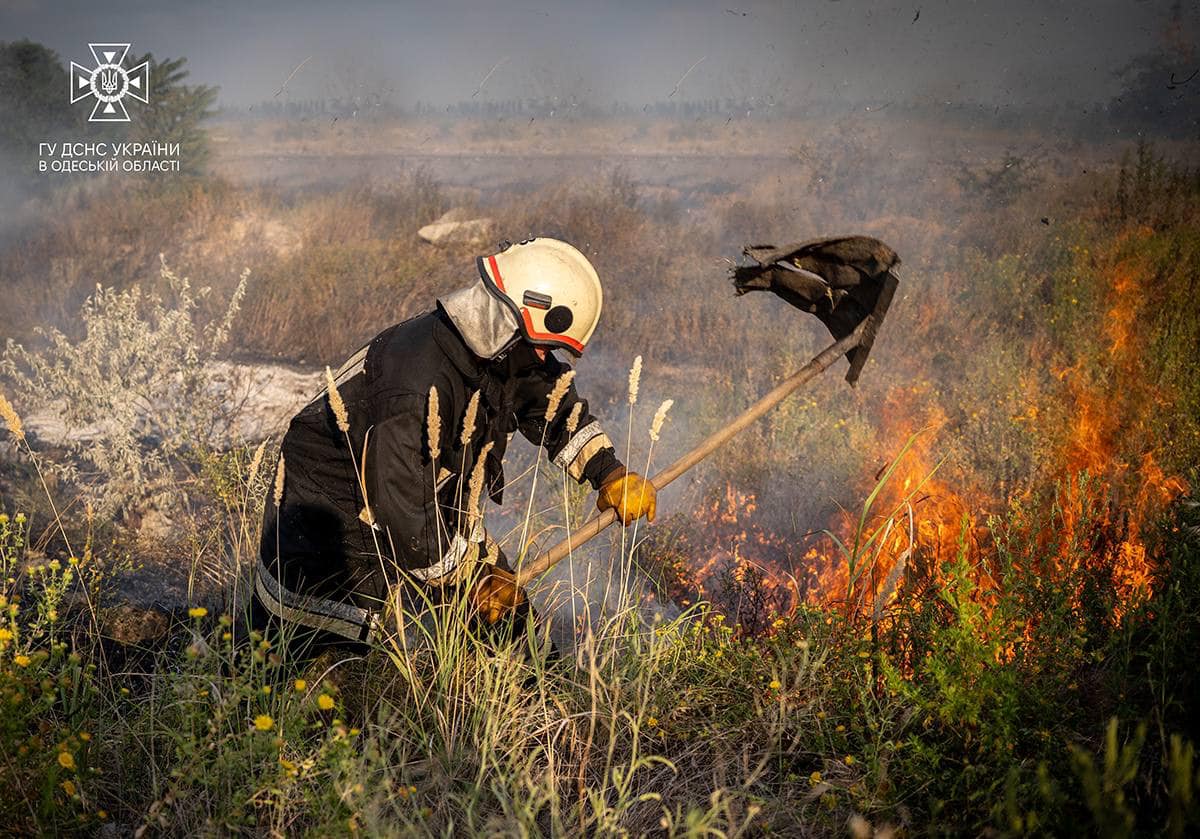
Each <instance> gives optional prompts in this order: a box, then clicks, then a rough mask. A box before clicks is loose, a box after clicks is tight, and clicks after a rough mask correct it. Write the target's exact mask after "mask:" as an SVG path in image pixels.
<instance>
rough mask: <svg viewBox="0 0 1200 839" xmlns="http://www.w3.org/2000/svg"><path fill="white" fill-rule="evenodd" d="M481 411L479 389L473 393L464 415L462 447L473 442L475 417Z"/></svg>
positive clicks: (460, 440)
mask: <svg viewBox="0 0 1200 839" xmlns="http://www.w3.org/2000/svg"><path fill="white" fill-rule="evenodd" d="M478 413H479V391H475V392H474V393H473V394H471V401H470V402H468V403H467V412H466V414H464V415H463V425H462V436H461V437H460V438H459V440H458V442H459V443H460V444H461V446H462V448H464V449H465V448H466V447H467V446H469V445H470V444H471V435H472V434H474V433H475V417H476V415H477V414H478Z"/></svg>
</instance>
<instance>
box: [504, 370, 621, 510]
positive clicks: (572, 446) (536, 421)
mask: <svg viewBox="0 0 1200 839" xmlns="http://www.w3.org/2000/svg"><path fill="white" fill-rule="evenodd" d="M570 369H571V368H570V367H569V366H567V365H566V364H564V363H563V362H561V361H559V360H558V359H556V358H554V357H553V356H552V355H547V356H546V360H545V362H544V363H542V364H540V365H538V366H536V367H534V368H532V370H531V371H529V373H528V375H526V376H523V377H522V378H521V381H520V383H519V384H518V387H517V396H516V414H517V423H518V428H520V430H521V434H522V435H523V436H524V437H525V439H527V440H529V441H530V442H531V443H533V444H534V445H541V446H542V447H543V448H545V449H546V455H547V456H548V457H549V458H550V460H551V461H552V462H553V463H554V464H555V465H556V466H558V467H559V468H561V469H563V470H564V471H566V473H567V474H568V475H570V476H571V477H572V478H574V479H575V480H576V481H578V482H579V483H583V482H584V481H587V482H588V483H590V484H591V485H592V488H593V489H599V487H600V482H601V481H602V480H603V478H604V477H605V476H606V475H607V474H608V473H609V472H611V471H613V470H614V469H616V468H617V467H619V466H621V461H620V460H619V459H618V458H617V453H616V449H615V448H614V446H613V444H612V441H611V440H609V438H608V435H607V434H605V433H604V430H603V429H602V428H601V427H600V423H599V421H598V420H597V419H596V418H595V417H594V416H592V414H591V412H590V411H588V403H587V400H586V399H582V398H581V397H580V396H579V392H578V391H577V390H576V389H575V383H574V381H572V382H571V385H570V387H568V388H567V392H566V395H565V396H563V399H562V401H561V402H560V403H559V406H558V410H557V411H555V414H554V416H552V417H547V416H546V410H547V408H548V407H549V400H550V394H551V392H552V391H553V390H554V385H555V383H556V382H557V381H558V379H559V377H560V376H562V375H564V374H565V373H567V372H568V371H569V370H570ZM576 411H578V417H577V419H576V422H575V424H574V430H573V431H571V432H570V433H568V431H567V426H568V424H569V420H570V417H571V415H572V413H574V412H576Z"/></svg>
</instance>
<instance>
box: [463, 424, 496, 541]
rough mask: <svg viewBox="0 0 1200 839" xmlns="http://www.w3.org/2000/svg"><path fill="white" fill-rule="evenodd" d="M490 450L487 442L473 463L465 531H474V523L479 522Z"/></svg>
mask: <svg viewBox="0 0 1200 839" xmlns="http://www.w3.org/2000/svg"><path fill="white" fill-rule="evenodd" d="M491 450H492V443H491V442H490V441H489V442H487V443H485V444H484V446H483V448H482V449H481V450H480V452H479V458H478V459H477V460H476V461H475V467H474V468H473V469H472V470H471V483H470V485H469V487H468V492H467V522H468V524H467V530H468V532H470V530H472V529H474V527H475V522H476V521H478V520H479V497H480V496H481V495H482V494H483V476H484V473H485V472H486V471H487V456H488V454H489V453H490V452H491Z"/></svg>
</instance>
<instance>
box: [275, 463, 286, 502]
mask: <svg viewBox="0 0 1200 839" xmlns="http://www.w3.org/2000/svg"><path fill="white" fill-rule="evenodd" d="M285 471H286V467H285V466H284V463H283V452H280V453H279V465H278V466H276V467H275V494H274V498H275V508H276V509H278V508H279V505H280V504H282V503H283V481H284V472H285Z"/></svg>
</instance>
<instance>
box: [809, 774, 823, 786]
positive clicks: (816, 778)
mask: <svg viewBox="0 0 1200 839" xmlns="http://www.w3.org/2000/svg"><path fill="white" fill-rule="evenodd" d="M808 782H809V783H810V784H812V785H813V786H814V787H815V786H816V785H817V784H819V783H821V773H820V772H813V773H812V774H811V775H809V776H808Z"/></svg>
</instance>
